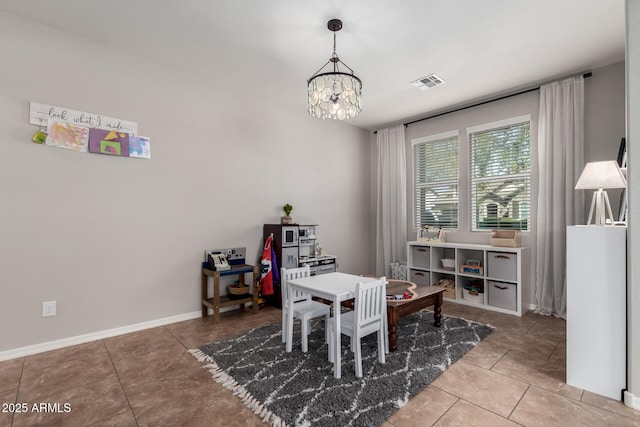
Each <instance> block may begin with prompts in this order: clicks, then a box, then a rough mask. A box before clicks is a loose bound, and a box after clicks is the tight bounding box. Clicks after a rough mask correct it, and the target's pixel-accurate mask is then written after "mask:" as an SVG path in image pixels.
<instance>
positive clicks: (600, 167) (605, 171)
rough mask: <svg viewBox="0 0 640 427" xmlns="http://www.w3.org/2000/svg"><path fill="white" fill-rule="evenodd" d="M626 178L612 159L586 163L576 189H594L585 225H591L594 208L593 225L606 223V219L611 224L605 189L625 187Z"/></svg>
mask: <svg viewBox="0 0 640 427" xmlns="http://www.w3.org/2000/svg"><path fill="white" fill-rule="evenodd" d="M626 187H627V180H626V179H625V178H624V175H623V174H622V171H621V170H620V168H619V167H618V164H617V163H616V162H615V161H614V160H607V161H604V162H590V163H587V164H586V165H585V167H584V170H583V171H582V175H580V179H578V183H577V184H576V190H596V191H594V193H593V199H592V200H591V209H589V220H588V221H587V225H591V220H592V218H593V214H594V208H595V225H606V223H607V219H610V220H611V224H613V214H612V213H611V205H610V204H609V196H608V195H607V192H606V191H605V190H606V189H609V188H626Z"/></svg>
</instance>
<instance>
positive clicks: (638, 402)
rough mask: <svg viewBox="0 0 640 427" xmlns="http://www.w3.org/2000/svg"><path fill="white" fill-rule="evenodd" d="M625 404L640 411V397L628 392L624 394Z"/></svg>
mask: <svg viewBox="0 0 640 427" xmlns="http://www.w3.org/2000/svg"><path fill="white" fill-rule="evenodd" d="M624 404H625V405H627V406H628V407H630V408H633V409H637V410H640V396H634V395H633V394H631V393H629V392H628V391H625V392H624Z"/></svg>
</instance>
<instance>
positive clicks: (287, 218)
mask: <svg viewBox="0 0 640 427" xmlns="http://www.w3.org/2000/svg"><path fill="white" fill-rule="evenodd" d="M282 210H283V211H284V215H285V216H283V217H282V223H283V224H293V218H291V211H292V210H293V206H291V205H290V204H289V203H287V204H286V205H284V206H283V207H282Z"/></svg>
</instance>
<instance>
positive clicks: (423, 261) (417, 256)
mask: <svg viewBox="0 0 640 427" xmlns="http://www.w3.org/2000/svg"><path fill="white" fill-rule="evenodd" d="M430 253H431V248H430V247H428V246H412V247H411V255H412V256H413V263H412V264H411V266H412V267H418V268H429V254H430Z"/></svg>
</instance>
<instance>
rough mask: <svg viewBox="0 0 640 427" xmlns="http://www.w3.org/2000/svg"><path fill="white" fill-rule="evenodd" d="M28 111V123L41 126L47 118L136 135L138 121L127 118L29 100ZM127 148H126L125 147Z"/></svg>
mask: <svg viewBox="0 0 640 427" xmlns="http://www.w3.org/2000/svg"><path fill="white" fill-rule="evenodd" d="M29 104H30V111H29V123H31V124H32V125H38V126H43V125H46V124H47V123H48V121H49V120H55V121H57V122H65V123H69V124H71V125H75V126H84V127H87V128H96V129H105V130H112V129H115V130H116V131H118V132H124V133H127V134H133V135H137V133H138V123H136V122H130V121H128V120H122V119H117V118H115V117H109V116H104V115H101V114H95V113H87V112H85V111H78V110H72V109H70V108H65V107H58V106H56V105H48V104H41V103H38V102H33V101H31V102H30V103H29ZM127 150H128V148H127Z"/></svg>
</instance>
